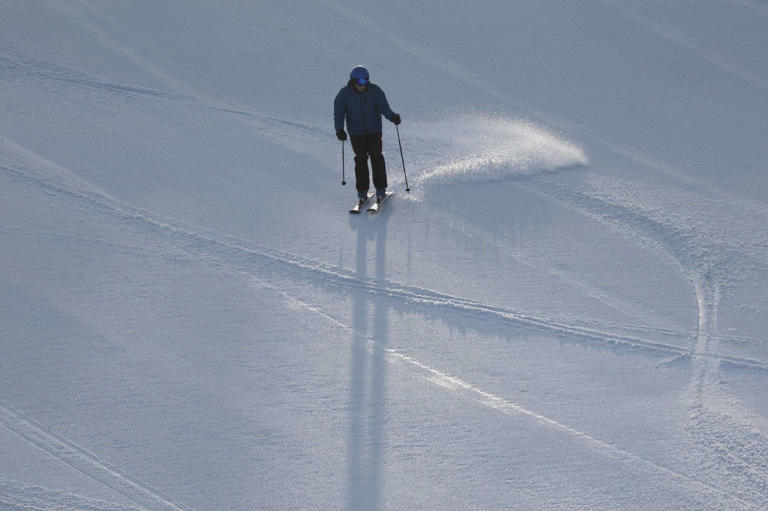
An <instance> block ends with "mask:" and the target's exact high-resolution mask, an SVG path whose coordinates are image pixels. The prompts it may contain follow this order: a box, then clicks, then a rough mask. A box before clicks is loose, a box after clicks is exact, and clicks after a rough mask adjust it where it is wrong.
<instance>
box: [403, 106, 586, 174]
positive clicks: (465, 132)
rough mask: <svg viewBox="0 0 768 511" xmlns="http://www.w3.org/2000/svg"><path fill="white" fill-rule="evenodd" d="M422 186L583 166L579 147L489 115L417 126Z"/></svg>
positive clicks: (529, 125) (542, 130) (544, 131)
mask: <svg viewBox="0 0 768 511" xmlns="http://www.w3.org/2000/svg"><path fill="white" fill-rule="evenodd" d="M419 128H420V132H421V133H425V134H426V135H425V137H424V140H423V146H424V147H425V148H427V152H426V156H425V157H424V158H423V159H422V161H419V162H418V165H417V166H418V169H417V172H418V171H419V170H420V171H421V172H420V173H418V174H417V177H416V179H417V180H418V181H419V182H420V183H421V184H422V185H429V184H432V183H440V184H446V183H457V182H478V181H495V180H501V179H508V178H514V177H516V176H521V175H531V174H538V173H542V172H554V171H557V170H560V169H565V168H570V167H577V166H581V165H586V164H587V163H588V159H587V156H586V154H585V153H584V150H583V149H582V148H580V147H579V146H577V145H575V144H573V143H570V142H568V141H566V140H564V139H562V138H560V137H558V136H556V135H554V134H552V133H551V132H550V131H549V130H547V129H546V128H543V127H541V126H537V125H535V124H533V123H530V122H526V121H520V120H510V119H505V118H501V117H494V116H488V115H467V116H462V117H460V118H458V119H451V120H448V121H442V122H437V123H433V124H428V125H425V126H420V127H419Z"/></svg>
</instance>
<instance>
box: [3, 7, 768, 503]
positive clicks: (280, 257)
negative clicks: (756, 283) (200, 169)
mask: <svg viewBox="0 0 768 511" xmlns="http://www.w3.org/2000/svg"><path fill="white" fill-rule="evenodd" d="M734 1H737V2H738V1H739V0H734ZM324 3H325V4H326V5H327V6H329V7H331V8H332V9H336V10H339V6H338V5H336V4H334V2H332V1H328V0H326V1H325V2H324ZM609 3H610V2H609ZM739 3H745V4H753V3H752V2H739ZM345 16H348V17H349V16H351V19H352V20H353V21H355V22H358V23H362V21H361V20H360V19H358V18H359V16H354V15H350V13H348V12H347V13H346V14H345ZM390 39H391V38H390ZM391 40H392V41H393V42H394V43H395V44H396V46H398V47H400V48H401V49H404V50H405V51H407V52H408V53H411V54H413V55H414V56H416V57H417V58H420V59H422V60H431V62H432V65H435V66H436V67H439V68H441V69H442V70H443V71H446V72H448V73H449V74H451V75H453V76H455V77H457V78H459V79H462V80H464V81H468V82H470V83H471V84H472V85H474V86H475V87H477V88H479V89H481V90H483V91H485V92H488V93H490V94H492V95H497V94H498V91H496V90H495V89H492V88H489V87H488V86H487V84H486V83H485V82H482V81H479V80H477V79H472V78H469V75H468V74H467V73H466V72H465V71H464V70H463V69H462V68H461V66H459V65H457V64H456V63H454V62H452V61H450V60H449V59H443V58H439V55H437V57H438V58H436V59H434V58H430V59H426V58H425V53H424V51H422V49H420V48H418V47H416V46H414V45H411V44H405V43H404V42H402V41H399V40H394V39H391ZM427 56H428V55H427ZM433 56H434V55H433ZM710 57H711V56H710ZM715 57H718V58H719V55H715ZM710 60H712V59H710ZM715 60H717V59H715ZM0 63H2V64H4V65H5V67H11V68H14V70H16V71H18V70H21V71H22V72H24V73H26V74H27V75H30V76H32V77H38V78H43V79H51V80H58V81H63V82H67V83H70V84H73V85H76V86H83V87H89V88H99V89H102V90H106V91H109V92H117V93H121V94H129V95H141V96H145V97H154V98H159V99H163V100H171V101H179V102H186V103H189V104H191V105H194V106H197V107H198V108H204V109H209V110H217V111H222V112H226V113H231V114H237V115H245V116H249V117H252V118H254V119H256V120H257V121H258V122H261V123H264V124H265V127H270V126H272V127H274V126H276V125H281V126H283V127H284V128H285V127H288V128H289V129H301V130H304V131H308V132H313V133H316V134H318V135H319V134H320V133H322V134H323V135H324V134H325V132H324V130H320V129H318V128H315V127H312V126H307V125H304V124H300V123H293V122H289V121H285V120H283V119H275V118H271V117H268V116H264V115H260V114H256V113H253V112H248V111H246V110H239V109H234V108H229V107H227V106H220V105H214V104H212V103H208V102H205V101H203V100H200V99H198V98H195V97H192V96H184V95H181V94H175V93H167V92H163V91H156V90H152V89H145V88H141V87H133V86H125V85H120V84H115V83H111V82H106V81H100V80H95V79H93V78H90V77H88V76H85V75H83V74H82V73H73V72H72V71H70V70H66V69H64V68H61V67H60V66H54V65H51V64H47V63H42V64H41V63H39V62H37V61H33V60H31V59H28V58H26V57H23V56H21V55H20V54H19V55H17V58H16V59H15V60H14V59H10V58H8V57H0ZM436 63H437V64H436ZM715 63H716V64H722V62H715ZM728 70H729V71H733V69H728ZM737 71H741V70H737ZM741 74H743V73H741ZM747 78H751V79H753V80H754V77H752V76H751V75H750V76H747ZM505 100H506V101H508V100H509V98H506V99H505ZM526 110H527V111H529V112H533V114H534V115H535V116H537V117H539V118H542V119H544V120H545V121H546V122H547V123H548V124H553V125H560V126H566V127H568V128H569V129H571V130H573V131H575V132H578V133H582V134H585V136H586V137H587V138H589V139H592V140H594V141H596V143H599V144H601V145H604V146H606V147H608V148H613V149H616V146H615V145H613V144H611V143H610V142H609V141H606V140H604V139H600V138H596V137H595V136H594V135H592V134H589V133H587V132H586V130H585V128H584V127H582V126H580V125H578V124H576V123H573V122H571V121H568V120H566V119H561V118H556V117H553V116H552V115H549V114H546V113H543V112H539V111H536V110H535V109H532V108H526ZM630 156H631V157H632V158H633V159H635V160H637V161H639V162H640V163H642V164H644V165H645V164H648V162H647V161H640V160H641V158H639V157H638V155H637V154H634V153H633V154H630ZM640 156H643V158H645V156H646V155H640ZM650 166H651V167H652V168H655V169H657V170H659V171H660V172H663V173H669V169H668V168H667V167H666V166H665V165H661V166H660V165H659V164H652V165H650ZM662 167H663V168H662ZM0 169H1V170H3V171H5V172H6V173H8V174H10V175H11V176H13V177H14V178H16V179H19V180H22V181H25V182H27V183H32V184H34V185H36V186H39V187H41V188H43V189H44V190H45V191H47V192H48V193H52V194H55V195H59V196H63V197H66V198H69V199H72V200H75V201H78V202H82V203H85V204H88V205H90V206H92V207H94V208H96V209H97V210H99V211H101V212H104V213H108V214H110V215H112V216H116V217H118V218H120V219H122V220H124V221H129V222H134V223H138V224H140V225H142V226H143V227H144V228H149V229H151V230H153V231H155V232H157V233H158V234H160V235H162V236H165V237H167V238H168V239H169V240H170V241H171V242H172V243H173V244H175V245H177V246H178V247H179V248H182V249H184V250H186V251H187V252H189V253H190V254H193V255H197V256H199V257H203V258H214V259H217V260H221V261H224V262H226V263H228V264H230V265H232V266H235V267H238V268H240V269H242V270H243V271H246V272H248V273H249V274H251V275H253V274H254V272H257V273H262V274H266V275H270V274H274V273H282V274H283V277H284V276H285V274H286V273H287V274H288V275H290V276H291V277H294V276H295V275H296V274H297V273H298V274H299V276H300V278H302V279H304V280H310V281H312V280H314V281H318V282H320V283H322V284H324V285H326V286H327V285H334V286H337V287H339V288H340V289H342V290H356V291H362V292H369V293H372V294H378V295H382V296H386V297H389V298H392V299H394V300H398V301H404V302H408V303H411V304H414V303H415V304H420V305H423V306H427V307H437V308H440V309H443V310H453V311H462V312H465V313H470V314H474V315H476V316H477V317H478V318H482V319H495V320H501V321H506V322H510V323H513V324H516V325H522V326H526V327H531V328H535V329H540V330H545V331H547V332H549V333H555V334H561V335H567V336H570V337H573V338H578V339H582V340H585V341H598V342H602V343H607V344H611V345H617V346H623V347H626V348H628V349H631V350H638V351H640V350H642V351H650V352H655V353H666V354H670V355H673V356H674V357H675V358H677V357H690V358H691V359H692V361H693V363H694V376H693V379H692V382H691V390H690V391H689V397H688V399H689V402H688V404H689V407H690V409H691V415H690V417H689V423H688V429H689V431H690V432H691V437H692V442H693V444H692V446H693V448H694V449H698V450H699V451H700V455H701V460H699V461H700V462H703V463H705V464H709V465H711V464H712V463H711V462H712V461H713V459H714V464H715V469H712V472H713V473H709V472H707V471H706V470H704V469H702V471H701V472H700V473H699V477H701V478H704V479H711V480H712V484H709V483H705V482H701V481H699V480H698V479H692V478H690V477H688V476H685V475H682V474H679V473H677V472H673V471H670V470H669V469H665V468H664V467H660V466H658V465H656V464H655V463H653V462H650V461H647V460H644V461H645V462H647V463H650V464H652V465H653V466H654V467H656V469H661V470H665V471H668V472H671V473H672V474H673V475H676V477H682V478H684V479H686V480H688V481H690V482H693V483H695V484H696V485H697V486H699V487H700V489H702V490H704V491H707V492H715V493H717V494H719V495H721V496H725V497H728V498H730V499H735V500H738V501H739V502H740V503H741V504H743V505H745V506H750V507H751V506H752V505H755V506H758V505H760V506H762V505H763V504H764V503H765V497H764V496H765V495H766V494H768V492H767V491H762V493H760V492H761V490H768V462H767V461H766V459H768V455H766V454H765V452H764V450H765V449H764V448H761V447H762V446H763V445H764V437H763V436H762V435H760V434H757V435H756V436H755V435H754V434H753V435H752V436H749V435H750V434H749V432H741V430H739V432H737V433H736V434H735V436H734V433H733V426H732V425H731V424H729V423H728V420H727V417H725V418H724V416H723V414H721V413H718V412H717V411H716V410H715V411H713V410H709V409H708V408H707V399H708V396H712V395H713V394H717V393H718V391H719V390H718V388H717V387H716V383H714V380H716V379H717V378H716V376H717V374H718V371H719V364H721V363H729V364H732V365H735V366H738V367H745V368H752V369H759V370H766V369H768V363H766V362H763V361H762V360H754V359H747V358H742V357H731V356H727V355H723V354H720V353H718V352H717V351H715V350H716V349H717V347H718V346H717V344H718V343H717V340H718V339H721V338H723V337H718V336H717V335H716V331H715V329H714V326H713V325H715V324H716V310H717V284H716V282H717V275H716V272H717V268H718V266H719V264H720V263H725V262H727V261H723V260H714V261H713V260H712V259H710V258H708V257H702V255H701V253H700V250H701V249H702V248H704V253H705V254H708V255H713V254H714V255H715V256H718V253H717V252H714V251H709V250H708V248H709V247H701V246H694V245H695V244H693V243H690V240H687V238H686V236H685V233H680V232H678V231H676V230H675V229H674V227H672V226H668V225H663V224H660V223H659V222H657V221H654V220H652V219H650V218H648V217H646V216H644V215H642V213H638V212H635V211H632V210H630V209H628V208H625V207H622V206H618V205H615V204H609V203H607V202H605V201H602V200H601V199H599V198H596V197H591V196H589V195H588V194H583V193H579V192H575V193H573V192H571V191H568V190H566V189H564V188H562V187H557V186H553V185H552V183H550V182H548V183H544V182H543V181H536V180H535V179H534V180H529V183H530V184H532V185H533V186H532V188H535V189H538V190H539V191H542V193H545V194H547V195H551V196H553V197H555V198H558V199H560V200H562V201H563V202H565V203H566V204H569V205H571V206H575V207H576V208H578V209H580V210H581V211H583V212H585V213H586V214H590V215H592V216H595V217H597V218H598V219H599V220H601V221H603V222H604V223H606V224H609V225H612V226H614V227H617V228H618V229H620V230H621V231H623V232H625V233H627V234H630V235H632V236H636V237H638V238H639V239H641V241H642V242H643V243H646V244H647V245H649V246H651V247H653V248H655V249H657V250H659V251H660V252H662V253H664V254H666V255H668V256H669V257H671V259H672V260H674V261H675V262H676V263H677V264H678V265H679V266H680V268H681V271H682V272H683V274H684V275H685V276H686V277H687V278H688V279H689V280H690V281H691V283H692V285H693V287H694V290H695V293H696V301H697V305H698V310H699V324H698V329H697V333H696V335H695V336H692V335H690V334H686V333H674V332H667V333H669V334H677V335H678V337H680V338H682V339H685V340H687V341H692V345H691V346H689V347H684V346H678V345H674V344H666V343H659V342H650V341H646V340H643V339H642V338H640V337H634V336H627V335H618V334H613V333H610V332H607V331H601V330H599V329H596V328H590V327H585V326H581V325H579V324H576V323H573V322H570V323H569V322H565V321H555V320H551V319H549V318H544V317H536V316H532V315H527V314H524V313H521V312H519V311H515V310H512V309H505V308H501V307H496V306H492V305H488V304H483V303H479V302H476V301H472V300H467V299H463V298H460V297H455V296H450V295H446V294H442V293H439V292H435V291H431V290H428V289H422V288H418V287H413V286H404V285H401V284H398V283H395V282H388V281H372V280H367V279H360V278H358V277H356V276H355V275H353V274H352V273H350V272H347V271H345V270H342V269H339V268H335V267H331V266H328V265H325V264H322V263H318V262H316V261H311V260H308V259H304V258H301V257H299V256H295V255H292V254H287V253H284V252H280V251H276V250H272V249H268V248H255V247H253V246H249V244H248V243H247V242H244V241H242V240H239V239H237V238H234V237H231V236H224V235H221V234H218V233H210V232H206V231H199V230H195V229H193V228H190V227H187V226H184V225H183V224H181V223H180V222H176V221H163V220H158V219H155V218H153V217H152V216H151V215H150V214H148V213H146V212H144V211H141V210H139V209H136V208H133V207H131V206H127V205H124V204H121V203H119V202H117V201H115V200H113V199H111V198H109V197H106V196H104V195H101V194H99V193H94V192H92V191H78V190H75V189H71V188H69V187H67V186H64V185H60V184H57V183H55V182H53V181H51V180H50V179H47V178H45V177H41V176H37V175H34V174H31V173H29V172H25V171H23V170H20V169H18V168H16V167H15V166H0ZM697 253H698V256H696V255H694V254H697ZM719 255H720V256H722V254H719ZM726 257H727V256H726ZM715 259H717V257H715ZM286 270H288V272H286ZM318 312H320V313H322V311H318ZM323 314H324V313H323ZM331 319H332V318H331ZM334 321H335V320H334ZM632 328H633V329H634V330H635V331H636V332H638V333H640V334H642V333H643V332H644V331H645V332H646V333H650V332H653V331H656V332H657V333H658V330H655V329H646V330H644V329H643V328H642V327H632ZM369 342H373V343H375V340H373V339H370V338H369ZM385 348H386V347H385ZM387 356H388V357H390V358H393V359H398V360H401V361H405V362H407V363H409V364H410V365H411V366H412V367H419V368H420V369H421V370H422V371H425V372H426V373H427V374H429V375H431V376H430V378H431V379H432V380H433V381H435V383H437V384H439V385H441V386H444V387H447V388H451V389H452V390H454V391H455V392H460V393H464V394H467V395H466V397H467V398H469V399H471V400H473V401H476V402H479V403H482V404H484V405H486V406H491V407H492V408H496V409H498V410H500V411H503V412H505V413H515V414H523V415H527V416H530V417H532V418H535V419H536V420H538V421H539V422H542V423H544V424H548V425H549V426H552V427H555V428H558V429H561V430H563V431H566V432H568V433H569V434H572V435H575V436H579V437H581V438H582V439H583V440H585V441H586V442H587V443H589V444H593V446H594V447H596V448H598V449H599V450H601V451H603V452H606V453H613V455H614V456H616V457H619V458H626V459H627V461H630V462H637V461H638V460H642V458H638V457H637V456H636V455H634V454H631V453H627V452H625V451H622V450H621V449H618V448H616V447H614V446H611V445H609V444H605V443H603V442H601V441H599V440H596V439H594V438H592V437H590V436H589V435H586V434H584V433H581V432H578V431H576V430H572V429H571V428H569V427H568V426H564V425H562V424H559V423H557V422H555V421H552V420H551V419H548V418H546V417H543V416H540V415H538V414H535V413H534V412H530V411H528V410H525V409H522V408H521V407H519V405H516V404H514V403H511V402H508V401H505V400H504V399H502V398H497V397H495V396H492V395H490V394H487V393H485V392H483V391H481V390H480V389H476V388H474V387H472V386H471V385H470V384H468V383H465V382H463V381H461V380H458V379H456V378H453V377H450V376H448V375H445V374H443V373H440V372H439V371H436V370H434V369H432V368H429V367H428V366H424V365H423V364H421V363H419V362H418V361H415V360H413V359H409V357H407V355H404V354H401V353H399V352H396V351H395V350H389V349H388V348H387ZM0 419H1V420H2V422H3V424H5V425H6V426H7V427H10V428H11V429H13V430H14V431H17V433H19V434H20V435H21V436H23V437H24V438H27V439H28V440H30V441H32V442H33V443H35V442H36V441H37V442H38V443H36V445H38V446H40V447H41V448H43V449H45V450H48V451H49V452H51V453H52V454H54V455H56V452H59V453H61V452H64V453H67V452H69V456H73V459H74V462H75V463H77V464H79V465H80V466H85V467H89V466H95V467H97V468H96V469H95V471H96V475H97V477H95V478H98V477H103V478H105V479H107V480H109V481H112V479H110V478H113V479H115V482H112V484H115V485H116V486H119V487H121V488H123V491H121V493H123V492H128V494H132V495H133V497H130V495H127V494H126V493H124V494H126V495H127V496H129V497H130V498H132V500H134V501H137V500H136V499H139V500H138V501H137V502H146V504H145V505H149V506H154V507H150V509H184V508H182V507H180V506H178V505H176V504H174V503H173V502H171V501H169V500H167V499H165V498H164V497H162V496H160V495H159V494H157V493H156V492H153V491H152V490H151V488H149V487H146V486H145V485H142V484H141V483H138V482H136V481H133V480H132V479H130V478H129V477H127V476H122V475H121V474H120V473H119V472H117V471H115V470H113V469H111V468H110V467H109V466H108V465H106V464H103V463H99V462H98V460H95V459H94V458H93V457H92V455H90V453H87V451H84V450H82V449H80V448H79V447H77V446H76V445H74V444H71V443H69V442H67V441H66V440H64V439H62V438H59V437H56V436H55V435H54V434H52V433H51V434H49V435H47V436H46V434H45V430H44V429H41V427H39V426H37V425H35V424H34V423H33V422H31V421H30V420H27V419H24V418H23V417H22V416H20V415H19V414H18V413H17V412H14V411H12V410H11V409H10V408H7V407H0ZM14 428H16V429H14ZM35 438H37V439H38V440H33V439H35ZM39 438H43V440H39ZM734 453H739V455H736V454H734ZM62 456H63V457H66V456H67V454H64V455H62ZM57 457H59V456H57ZM60 459H62V458H60ZM89 463H90V464H91V465H89ZM73 466H74V465H73ZM76 468H77V467H76ZM78 469H80V468H78ZM716 469H720V470H725V471H726V477H727V480H726V481H725V482H723V480H722V479H721V480H717V479H716V478H715V476H716V475H717V472H718V470H716ZM88 470H90V469H88ZM86 473H87V472H86ZM105 484H107V483H105ZM107 485H108V486H109V484H107ZM715 485H717V486H715ZM723 485H727V487H728V488H729V490H730V491H728V492H726V491H725V490H721V489H719V488H718V486H723ZM110 487H112V486H110ZM142 488H143V489H142ZM118 491H120V490H118ZM132 492H136V493H132ZM134 497H135V498H134ZM158 506H160V507H158ZM162 506H166V507H162ZM169 506H170V507H169ZM174 506H175V507H174Z"/></svg>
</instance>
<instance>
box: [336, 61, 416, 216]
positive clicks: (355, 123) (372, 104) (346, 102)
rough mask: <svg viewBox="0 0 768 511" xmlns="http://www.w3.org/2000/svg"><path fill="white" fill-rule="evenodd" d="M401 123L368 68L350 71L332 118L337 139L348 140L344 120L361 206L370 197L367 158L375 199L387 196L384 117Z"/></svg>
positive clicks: (357, 68)
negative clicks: (353, 157)
mask: <svg viewBox="0 0 768 511" xmlns="http://www.w3.org/2000/svg"><path fill="white" fill-rule="evenodd" d="M382 115H383V116H384V117H386V118H387V119H388V120H390V121H392V122H393V123H395V124H400V122H401V119H400V115H399V114H396V113H395V112H393V111H392V109H391V108H390V107H389V103H387V97H386V96H385V95H384V91H383V90H381V88H380V87H379V86H378V85H376V84H374V83H371V82H370V75H369V74H368V70H367V69H365V68H364V67H363V66H357V67H355V68H354V69H353V70H352V72H351V73H349V82H347V85H346V86H344V87H342V89H341V90H340V91H339V93H338V94H337V95H336V99H335V100H334V102H333V120H334V124H335V127H336V138H338V139H339V140H342V141H344V140H346V139H347V133H346V132H345V131H344V120H345V119H346V121H347V130H349V137H350V139H351V142H352V150H353V151H355V187H356V188H357V197H358V199H360V206H362V205H363V203H364V202H365V201H366V200H367V197H368V187H369V178H368V157H369V156H370V158H371V170H372V173H373V186H374V187H375V188H376V202H381V201H382V200H384V198H385V197H386V190H387V167H386V163H385V162H384V155H383V154H381V116H382Z"/></svg>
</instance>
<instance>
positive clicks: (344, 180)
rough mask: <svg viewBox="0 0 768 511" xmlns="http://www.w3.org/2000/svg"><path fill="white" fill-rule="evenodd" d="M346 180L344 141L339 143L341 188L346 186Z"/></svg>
mask: <svg viewBox="0 0 768 511" xmlns="http://www.w3.org/2000/svg"><path fill="white" fill-rule="evenodd" d="M346 184H347V179H346V174H345V173H344V141H343V140H342V141H341V186H346Z"/></svg>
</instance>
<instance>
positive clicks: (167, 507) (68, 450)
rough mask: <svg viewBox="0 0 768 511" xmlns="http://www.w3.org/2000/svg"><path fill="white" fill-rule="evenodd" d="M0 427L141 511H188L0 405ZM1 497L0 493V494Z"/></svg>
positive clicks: (4, 405)
mask: <svg viewBox="0 0 768 511" xmlns="http://www.w3.org/2000/svg"><path fill="white" fill-rule="evenodd" d="M0 424H2V425H3V426H5V427H6V428H8V429H9V430H10V431H13V432H14V433H16V434H17V435H19V436H20V437H21V438H23V439H24V440H26V441H28V442H29V443H30V444H32V445H34V446H35V447H37V448H39V449H40V450H42V451H45V452H47V453H49V454H50V455H52V456H53V457H55V458H57V459H59V460H60V461H62V462H64V463H66V464H67V465H69V466H70V467H72V468H74V469H75V470H77V471H79V472H81V473H83V474H85V475H86V476H88V477H90V478H91V479H94V480H96V481H98V482H100V483H102V484H103V485H105V486H107V487H109V488H111V489H113V490H115V491H116V492H118V493H120V494H122V495H124V496H125V497H127V498H129V499H130V500H131V501H133V502H135V503H136V504H138V505H139V506H141V509H143V510H145V511H190V508H188V507H186V506H183V505H182V504H179V503H177V502H174V501H173V500H171V499H170V498H169V497H167V496H165V495H163V494H162V493H160V492H159V491H158V490H155V489H154V488H152V487H151V486H149V485H148V484H146V483H143V482H141V481H139V480H138V479H135V478H133V477H131V476H129V475H127V474H124V473H122V472H121V471H120V470H119V469H117V468H116V467H113V466H112V465H110V464H109V463H107V462H106V461H104V460H100V459H99V458H98V457H97V456H95V455H94V454H92V453H90V452H88V451H87V450H86V449H84V448H82V447H80V446H79V445H77V444H75V443H74V442H71V441H69V440H67V439H65V438H64V437H61V436H59V435H57V434H56V433H54V432H52V431H50V430H49V429H47V428H45V427H43V426H42V425H40V424H38V423H36V422H35V421H33V420H32V419H30V418H28V417H26V416H24V415H23V414H22V413H21V412H19V411H17V410H14V409H13V408H11V407H10V406H9V405H7V404H5V403H2V402H0ZM0 498H2V494H0Z"/></svg>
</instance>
